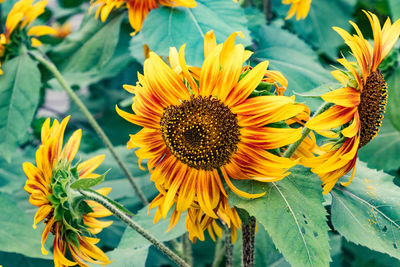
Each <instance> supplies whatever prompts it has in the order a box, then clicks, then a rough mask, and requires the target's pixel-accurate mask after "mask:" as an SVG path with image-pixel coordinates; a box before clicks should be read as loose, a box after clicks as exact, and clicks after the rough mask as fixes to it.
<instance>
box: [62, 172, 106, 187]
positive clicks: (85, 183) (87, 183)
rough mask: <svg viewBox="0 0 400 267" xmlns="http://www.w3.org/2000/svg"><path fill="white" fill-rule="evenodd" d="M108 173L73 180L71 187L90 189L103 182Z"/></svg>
mask: <svg viewBox="0 0 400 267" xmlns="http://www.w3.org/2000/svg"><path fill="white" fill-rule="evenodd" d="M106 174H107V172H106V173H104V174H103V175H100V176H99V177H96V178H82V179H79V180H76V181H75V182H73V183H72V184H71V185H70V187H71V188H72V189H89V188H91V187H93V186H95V185H98V184H101V183H102V182H103V181H104V179H105V178H106Z"/></svg>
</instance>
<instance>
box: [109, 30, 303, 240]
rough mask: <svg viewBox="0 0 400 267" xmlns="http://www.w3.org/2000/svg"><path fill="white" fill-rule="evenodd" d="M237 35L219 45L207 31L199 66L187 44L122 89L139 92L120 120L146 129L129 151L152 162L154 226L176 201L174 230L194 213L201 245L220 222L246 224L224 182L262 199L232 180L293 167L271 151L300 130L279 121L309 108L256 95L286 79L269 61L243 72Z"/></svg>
mask: <svg viewBox="0 0 400 267" xmlns="http://www.w3.org/2000/svg"><path fill="white" fill-rule="evenodd" d="M237 35H240V36H241V37H243V35H242V34H241V33H234V34H232V35H230V36H229V37H228V38H227V40H226V41H225V42H224V43H223V44H219V45H217V43H216V39H215V36H214V33H213V32H212V31H211V32H208V33H207V34H206V35H205V38H204V56H205V60H204V62H203V65H202V67H201V68H195V67H188V66H187V65H186V62H185V55H184V51H185V50H184V49H185V46H182V47H181V49H180V51H179V54H178V52H177V50H176V49H171V50H170V56H169V60H170V65H171V67H169V66H168V65H167V64H166V63H165V62H164V61H163V60H162V59H161V58H160V57H159V56H157V55H156V54H155V53H153V52H150V53H149V58H148V59H146V61H145V63H144V75H141V74H139V76H138V77H139V82H138V83H137V85H136V86H131V85H126V86H124V88H125V89H126V90H128V91H129V92H131V93H133V94H135V96H134V98H133V101H134V103H133V104H132V110H133V112H134V113H135V114H131V113H128V112H125V111H123V110H120V109H119V108H118V107H117V112H118V114H119V115H120V116H121V117H123V118H125V119H126V120H127V121H129V122H131V123H134V124H137V125H139V126H142V127H143V129H142V130H141V131H139V132H138V133H137V134H135V135H131V136H130V140H129V142H128V143H127V147H128V149H132V148H139V149H138V150H136V155H137V156H138V158H139V159H140V162H141V161H142V160H143V159H147V160H148V161H147V166H148V169H149V171H150V172H151V180H152V181H154V182H155V185H156V187H157V189H158V190H159V192H160V194H159V195H158V196H157V197H156V198H155V199H154V200H153V201H152V203H151V205H150V208H154V207H157V208H158V209H157V213H156V217H155V222H156V221H157V220H158V219H160V218H161V217H163V218H164V219H165V218H166V216H167V213H168V211H169V210H170V209H171V208H172V207H173V204H174V203H176V205H175V206H174V208H173V210H174V211H173V215H172V220H171V225H172V226H173V225H174V224H175V223H176V222H177V221H178V219H179V217H180V214H181V213H182V212H184V211H186V210H188V216H187V217H186V227H187V229H188V231H189V235H190V237H191V239H192V240H193V241H194V240H196V238H199V239H200V240H203V239H204V236H203V233H202V232H203V231H204V230H205V229H208V230H209V232H215V233H217V234H218V233H219V232H220V230H219V229H218V228H217V227H215V226H216V224H215V219H221V221H223V222H225V223H226V224H227V225H228V226H232V225H233V226H234V228H239V226H240V219H239V217H238V216H237V213H236V211H235V210H234V209H232V208H231V207H230V206H229V204H228V201H227V199H228V196H227V193H226V191H225V189H224V185H223V183H222V179H223V180H224V181H225V182H226V184H227V186H228V187H229V188H230V189H231V190H232V191H233V192H235V193H236V194H238V195H240V196H242V197H246V198H256V197H260V196H261V195H263V194H249V193H246V192H243V191H241V190H239V189H238V188H236V187H235V186H234V185H233V183H232V182H231V179H237V180H246V179H247V180H257V181H261V182H273V181H277V180H280V179H282V178H284V177H285V176H286V175H288V173H287V172H286V171H287V169H288V168H291V167H292V166H294V165H295V162H293V161H292V160H290V159H287V158H283V157H280V156H279V155H277V154H276V153H275V154H274V153H272V152H270V151H272V150H275V149H279V148H281V147H283V146H286V145H288V144H291V143H293V142H295V141H297V140H298V139H299V138H300V135H301V129H293V128H289V127H287V128H276V127H274V123H276V122H281V121H285V120H288V119H290V118H293V117H295V116H296V115H298V114H300V113H301V112H302V111H303V110H304V106H302V105H297V104H295V103H294V101H295V99H294V97H286V96H277V95H273V94H272V93H270V92H268V94H267V95H257V94H253V95H252V93H253V91H255V89H256V88H257V87H258V86H259V85H260V83H264V84H265V83H267V84H269V85H271V86H272V85H276V83H278V82H279V83H280V84H286V83H287V81H286V79H285V78H284V77H283V75H282V74H281V73H279V72H277V71H269V70H267V67H268V61H265V62H261V63H260V64H258V65H257V66H256V67H254V68H249V67H243V63H244V62H246V61H247V59H248V58H249V57H250V56H251V52H249V51H246V50H244V47H243V45H241V44H237V45H235V38H236V36H237ZM272 81H273V83H271V82H272ZM276 88H279V86H276ZM256 91H257V90H256ZM250 96H251V97H250ZM268 150H269V151H268ZM233 231H235V230H233Z"/></svg>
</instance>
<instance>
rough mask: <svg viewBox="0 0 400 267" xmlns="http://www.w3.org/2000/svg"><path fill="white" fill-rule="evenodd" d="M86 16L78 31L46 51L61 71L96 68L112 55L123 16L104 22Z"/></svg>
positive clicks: (84, 70)
mask: <svg viewBox="0 0 400 267" xmlns="http://www.w3.org/2000/svg"><path fill="white" fill-rule="evenodd" d="M90 16H91V18H89V19H87V20H86V23H85V24H84V25H83V26H82V27H81V29H80V30H79V31H77V32H75V33H73V34H71V35H69V36H68V37H67V38H66V39H65V40H64V41H63V42H62V43H61V44H60V45H58V46H57V47H55V48H54V49H53V51H51V52H50V57H51V58H52V59H53V60H54V61H55V63H56V64H57V65H58V67H59V68H60V69H61V71H62V72H63V73H79V72H91V71H94V70H99V69H100V68H101V67H103V66H104V64H106V63H107V62H108V61H109V60H110V59H111V57H112V55H113V54H114V51H115V48H116V46H117V44H118V39H119V31H120V26H121V22H122V18H123V15H117V16H115V17H113V18H110V19H108V20H107V21H106V22H105V23H102V22H101V21H100V20H96V19H95V18H94V17H93V15H90Z"/></svg>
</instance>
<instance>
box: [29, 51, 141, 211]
mask: <svg viewBox="0 0 400 267" xmlns="http://www.w3.org/2000/svg"><path fill="white" fill-rule="evenodd" d="M29 54H30V55H31V56H32V57H34V58H35V59H36V60H37V61H39V62H40V63H42V64H43V66H45V67H46V68H47V69H48V70H49V71H50V72H51V73H52V74H53V75H54V77H55V78H56V79H57V81H58V82H59V84H60V85H61V86H62V88H63V89H64V90H65V91H66V92H67V94H68V95H69V97H70V98H71V99H72V101H74V103H75V104H76V105H77V106H78V108H79V109H80V110H81V111H82V113H83V115H84V116H85V117H86V118H87V120H88V122H89V124H90V125H91V126H92V127H93V129H94V130H95V132H96V133H97V135H98V136H99V137H100V139H101V140H102V141H103V143H104V144H105V146H106V147H107V148H108V150H110V152H111V155H112V156H113V157H114V158H115V160H116V161H117V163H118V165H119V166H120V167H121V169H122V171H123V172H124V173H125V175H126V177H127V178H128V180H129V182H130V183H131V185H132V187H133V189H134V190H135V192H136V194H137V195H138V196H139V198H140V200H141V201H142V203H143V205H144V206H146V205H147V204H149V203H148V201H147V199H146V197H145V195H144V193H143V191H142V190H141V189H140V187H139V186H138V185H137V184H136V182H135V180H134V178H133V175H132V174H131V172H130V171H129V169H128V168H127V167H126V165H125V163H124V162H123V161H122V159H121V158H120V157H119V156H118V154H117V152H116V151H115V148H114V146H113V145H112V143H111V141H110V139H109V138H108V137H107V135H106V134H105V132H104V131H103V129H102V128H101V127H100V125H99V124H98V123H97V121H96V119H95V118H94V117H93V116H92V114H91V113H90V111H89V110H88V109H87V107H86V106H85V104H84V103H83V102H82V101H81V100H80V99H79V97H78V96H77V95H76V94H75V92H74V90H72V88H71V87H70V86H69V85H68V83H67V82H66V80H65V79H64V77H63V76H62V74H61V73H60V72H59V71H58V69H57V67H56V66H55V65H54V64H53V62H51V61H50V60H46V59H45V58H44V57H43V56H41V55H39V54H37V53H32V52H29Z"/></svg>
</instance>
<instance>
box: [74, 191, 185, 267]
mask: <svg viewBox="0 0 400 267" xmlns="http://www.w3.org/2000/svg"><path fill="white" fill-rule="evenodd" d="M79 192H80V193H81V194H82V195H83V196H85V197H87V198H88V199H91V200H94V201H96V202H98V203H100V204H101V205H103V206H104V207H106V208H107V209H108V210H109V211H111V212H112V213H113V214H114V215H115V216H116V217H118V218H119V219H120V220H121V221H123V222H124V223H126V224H127V225H128V226H129V227H131V228H132V229H133V230H135V231H136V232H138V233H139V234H140V235H142V236H143V237H144V238H146V239H147V240H148V241H150V242H151V243H152V244H153V245H154V246H155V247H156V248H157V249H158V250H160V251H161V252H162V253H164V254H165V255H166V256H168V257H169V258H170V259H171V260H172V261H174V262H175V263H176V264H177V265H178V266H180V267H190V265H189V264H187V263H186V262H185V261H184V260H183V259H182V258H181V257H179V256H178V255H177V254H176V253H175V252H173V251H172V250H171V249H170V248H168V247H167V246H166V245H164V244H163V243H162V242H161V241H159V240H158V239H157V238H156V237H154V236H153V235H152V234H150V233H149V232H148V231H147V230H146V229H144V228H143V227H141V226H140V225H139V224H137V223H136V222H135V221H133V220H132V219H131V218H130V217H129V216H128V215H126V214H125V213H124V212H122V211H121V210H120V209H118V208H117V207H116V206H115V205H114V204H112V203H110V202H109V201H107V200H106V199H105V198H103V197H101V196H99V195H98V194H95V193H93V192H90V191H87V190H83V189H79Z"/></svg>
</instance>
